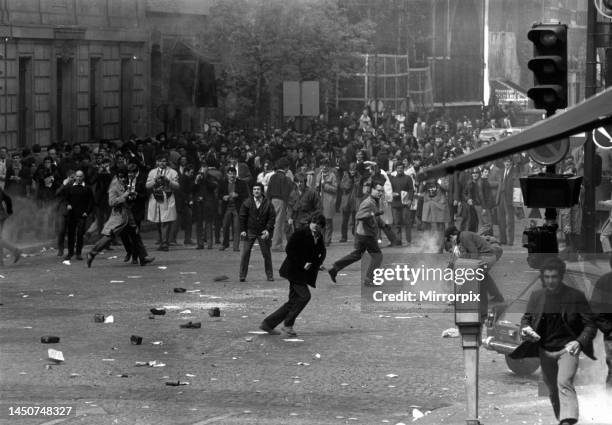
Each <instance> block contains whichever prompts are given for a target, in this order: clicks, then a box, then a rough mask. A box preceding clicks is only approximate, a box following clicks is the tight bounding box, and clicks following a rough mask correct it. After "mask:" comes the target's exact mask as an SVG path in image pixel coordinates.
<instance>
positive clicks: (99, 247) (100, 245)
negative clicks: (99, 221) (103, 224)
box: [90, 235, 113, 257]
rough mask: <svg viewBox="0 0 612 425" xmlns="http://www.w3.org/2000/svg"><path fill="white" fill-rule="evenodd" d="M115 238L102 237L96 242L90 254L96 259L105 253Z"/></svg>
mask: <svg viewBox="0 0 612 425" xmlns="http://www.w3.org/2000/svg"><path fill="white" fill-rule="evenodd" d="M112 240H113V238H112V237H111V236H105V235H102V237H101V238H100V239H98V241H97V242H96V244H95V245H94V246H93V248H91V251H90V254H91V255H93V256H94V257H95V256H96V255H98V254H99V253H100V252H101V251H104V248H106V247H107V246H108V245H110V243H111V241H112Z"/></svg>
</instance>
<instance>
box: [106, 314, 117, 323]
mask: <svg viewBox="0 0 612 425" xmlns="http://www.w3.org/2000/svg"><path fill="white" fill-rule="evenodd" d="M104 323H115V318H114V317H113V315H112V314H111V315H110V316H106V317H105V318H104Z"/></svg>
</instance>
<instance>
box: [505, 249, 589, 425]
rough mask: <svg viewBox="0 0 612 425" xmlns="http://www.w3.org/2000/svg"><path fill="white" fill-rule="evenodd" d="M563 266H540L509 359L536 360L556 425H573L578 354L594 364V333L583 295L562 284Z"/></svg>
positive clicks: (556, 263)
mask: <svg viewBox="0 0 612 425" xmlns="http://www.w3.org/2000/svg"><path fill="white" fill-rule="evenodd" d="M564 274H565V263H564V262H563V261H562V260H560V259H559V258H557V257H554V258H549V259H548V260H546V261H545V262H544V263H543V264H542V266H541V267H540V279H541V280H542V286H543V288H542V289H538V290H536V291H534V292H533V293H532V294H531V296H530V297H529V302H528V303H527V310H526V311H525V314H524V315H523V317H522V319H521V337H522V338H523V340H524V341H523V343H521V345H519V346H518V347H517V348H516V349H515V350H514V351H513V352H512V353H511V354H510V357H511V358H513V359H521V358H525V357H538V356H539V357H540V365H541V367H542V376H543V378H544V383H545V384H546V386H547V387H548V391H549V393H550V402H551V404H552V407H553V411H554V413H555V417H556V418H557V420H559V421H560V422H559V425H573V424H575V423H576V422H578V397H577V395H576V389H575V388H574V376H575V375H576V372H577V371H578V357H579V355H580V352H581V351H584V354H585V355H587V356H588V357H590V358H591V359H593V360H595V357H594V356H593V338H594V337H595V334H596V332H597V327H596V325H595V320H594V319H595V318H594V315H593V314H592V313H591V309H590V307H589V304H588V302H587V300H586V297H585V296H584V294H583V293H582V292H581V291H579V290H577V289H574V288H571V287H569V286H566V285H565V284H563V275H564Z"/></svg>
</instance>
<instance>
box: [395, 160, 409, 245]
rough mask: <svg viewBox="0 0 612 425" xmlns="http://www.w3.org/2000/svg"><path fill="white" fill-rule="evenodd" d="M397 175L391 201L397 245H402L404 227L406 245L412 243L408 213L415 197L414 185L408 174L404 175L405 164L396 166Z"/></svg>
mask: <svg viewBox="0 0 612 425" xmlns="http://www.w3.org/2000/svg"><path fill="white" fill-rule="evenodd" d="M396 171H397V173H396V174H395V176H391V179H390V180H391V187H392V190H393V199H392V200H391V213H392V214H393V224H394V225H395V229H396V235H397V242H396V244H397V245H401V244H402V226H403V227H404V229H405V237H406V243H407V244H408V245H410V243H411V242H412V232H411V228H410V227H411V226H410V223H409V221H408V211H409V209H410V205H411V204H412V197H413V196H414V183H413V182H412V178H411V177H410V176H409V175H408V174H404V164H402V163H401V162H400V163H397V164H396Z"/></svg>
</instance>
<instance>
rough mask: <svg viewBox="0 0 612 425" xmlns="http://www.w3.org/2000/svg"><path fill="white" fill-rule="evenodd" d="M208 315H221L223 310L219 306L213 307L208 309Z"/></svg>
mask: <svg viewBox="0 0 612 425" xmlns="http://www.w3.org/2000/svg"><path fill="white" fill-rule="evenodd" d="M208 315H209V316H210V317H221V310H220V309H219V307H213V308H211V309H209V310H208Z"/></svg>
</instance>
